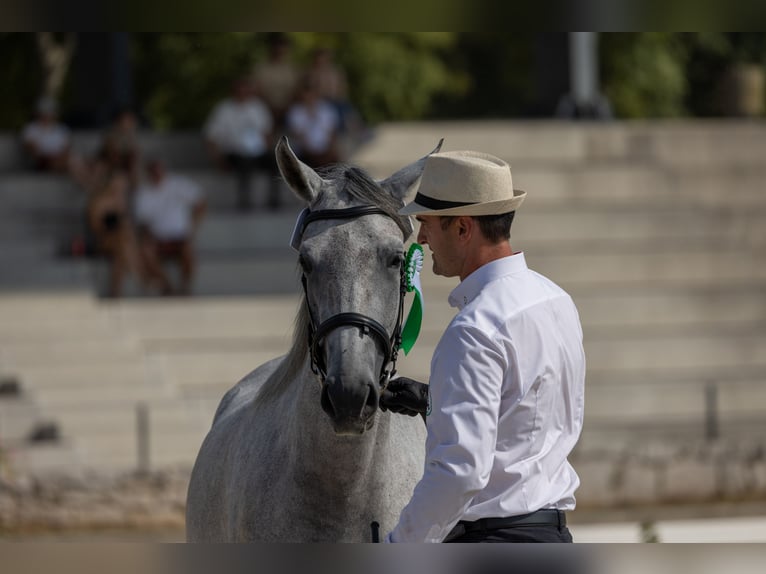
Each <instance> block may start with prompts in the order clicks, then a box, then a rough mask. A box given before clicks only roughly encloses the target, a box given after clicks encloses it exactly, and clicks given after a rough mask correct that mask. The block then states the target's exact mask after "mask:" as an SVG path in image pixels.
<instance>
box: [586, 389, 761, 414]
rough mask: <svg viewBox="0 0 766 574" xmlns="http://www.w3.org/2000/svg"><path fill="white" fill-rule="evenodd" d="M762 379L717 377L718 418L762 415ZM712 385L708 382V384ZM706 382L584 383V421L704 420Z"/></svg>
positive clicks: (706, 393) (706, 408)
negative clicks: (735, 379)
mask: <svg viewBox="0 0 766 574" xmlns="http://www.w3.org/2000/svg"><path fill="white" fill-rule="evenodd" d="M763 383H764V381H763V380H739V381H718V382H717V383H716V384H715V385H714V388H715V391H713V392H715V396H716V414H717V416H718V417H720V418H722V419H737V418H747V417H756V416H762V417H766V386H764V384H763ZM711 386H712V385H711ZM708 389H709V386H708V384H694V383H689V382H674V381H672V380H661V381H647V382H646V383H645V384H644V385H641V386H638V385H629V384H619V383H618V384H608V383H601V384H594V383H591V382H589V383H588V384H587V385H586V401H585V402H586V404H585V419H586V424H595V425H598V424H605V423H609V422H612V423H615V422H624V423H627V424H633V423H637V422H645V423H647V424H651V421H652V420H660V421H662V420H669V419H672V418H673V417H679V418H684V417H686V418H696V419H698V420H700V421H702V420H704V418H705V415H706V413H707V412H708V404H707V400H708V399H707V397H708V393H709V390H708Z"/></svg>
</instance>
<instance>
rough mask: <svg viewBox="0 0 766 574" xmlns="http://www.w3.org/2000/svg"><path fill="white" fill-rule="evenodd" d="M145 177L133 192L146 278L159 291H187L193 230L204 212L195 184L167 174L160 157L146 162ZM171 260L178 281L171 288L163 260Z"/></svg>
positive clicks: (192, 264) (192, 265) (192, 257)
mask: <svg viewBox="0 0 766 574" xmlns="http://www.w3.org/2000/svg"><path fill="white" fill-rule="evenodd" d="M146 171H147V176H148V177H147V181H146V182H144V183H143V184H142V185H141V186H139V188H138V190H137V191H136V196H135V219H136V225H137V226H138V231H139V242H140V246H141V255H142V259H143V264H144V269H145V271H146V279H147V281H148V282H155V283H156V284H157V285H158V286H159V289H160V293H161V294H163V295H172V294H176V293H178V294H182V295H188V294H190V293H191V286H192V280H193V276H194V269H195V254H194V244H193V242H194V233H195V231H196V229H197V227H198V226H199V224H200V221H201V220H202V217H203V216H204V214H205V209H206V203H205V199H204V197H203V196H202V192H201V190H200V188H199V186H198V185H197V184H196V183H194V182H193V181H191V180H190V179H187V178H185V177H181V176H177V175H172V174H168V173H167V171H166V169H165V166H164V164H163V163H162V162H161V161H158V160H153V161H151V162H149V163H148V164H147V170H146ZM166 260H175V261H177V262H178V263H179V264H180V268H181V285H180V287H179V288H178V289H174V288H173V286H172V284H171V281H170V279H169V278H168V275H167V274H166V273H165V269H164V267H163V262H164V261H166Z"/></svg>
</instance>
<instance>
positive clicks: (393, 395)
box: [380, 377, 429, 417]
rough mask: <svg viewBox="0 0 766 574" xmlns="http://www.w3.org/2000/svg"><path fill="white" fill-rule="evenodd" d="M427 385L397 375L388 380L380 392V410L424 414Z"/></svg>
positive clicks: (427, 399)
mask: <svg viewBox="0 0 766 574" xmlns="http://www.w3.org/2000/svg"><path fill="white" fill-rule="evenodd" d="M428 403H429V398H428V385H426V384H425V383H419V382H418V381H413V380H412V379H408V378H407V377H399V378H397V379H393V380H391V381H389V382H388V385H387V386H386V388H385V389H384V390H383V392H382V393H381V394H380V410H382V411H384V412H385V411H387V410H388V411H391V412H392V413H398V414H402V415H408V416H411V417H414V416H415V415H422V416H423V417H425V416H426V413H427V411H428V408H429V404H428Z"/></svg>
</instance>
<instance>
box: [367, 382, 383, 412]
mask: <svg viewBox="0 0 766 574" xmlns="http://www.w3.org/2000/svg"><path fill="white" fill-rule="evenodd" d="M367 389H368V392H367V403H366V405H367V407H369V408H371V409H372V410H373V411H376V410H378V400H379V399H380V393H379V392H378V387H377V385H373V384H370V385H367Z"/></svg>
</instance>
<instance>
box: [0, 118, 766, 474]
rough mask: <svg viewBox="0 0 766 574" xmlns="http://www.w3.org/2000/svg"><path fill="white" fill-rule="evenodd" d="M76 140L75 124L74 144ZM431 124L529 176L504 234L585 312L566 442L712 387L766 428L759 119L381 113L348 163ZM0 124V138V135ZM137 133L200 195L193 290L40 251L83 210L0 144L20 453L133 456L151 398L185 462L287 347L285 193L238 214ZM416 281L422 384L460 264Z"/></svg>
mask: <svg viewBox="0 0 766 574" xmlns="http://www.w3.org/2000/svg"><path fill="white" fill-rule="evenodd" d="M93 137H94V136H93V134H79V138H80V139H79V140H78V142H79V143H78V145H79V146H80V149H88V148H87V146H88V145H93V142H94V139H93ZM441 137H444V138H445V143H444V149H445V150H450V149H459V148H474V149H480V150H482V151H486V152H488V153H493V154H495V155H498V156H500V157H503V158H505V159H507V160H508V161H509V162H510V163H511V165H512V168H513V175H514V182H515V183H516V185H517V187H521V188H523V189H525V190H527V191H528V193H529V196H528V198H527V201H526V203H525V205H524V207H523V208H522V211H521V212H520V214H519V217H518V218H517V219H516V221H515V222H514V228H513V233H512V244H513V246H514V248H515V249H517V250H524V251H525V253H526V257H527V260H528V262H529V264H530V266H531V267H532V268H534V269H536V270H537V271H540V272H541V273H543V274H545V275H547V276H548V277H550V278H551V279H553V280H554V281H556V282H557V283H559V284H561V285H562V286H563V287H564V288H566V289H567V290H568V291H569V292H570V293H571V294H572V295H573V297H574V299H575V302H576V303H577V305H578V308H579V310H580V315H581V318H582V321H583V325H584V331H585V345H586V354H587V359H588V380H587V398H586V427H585V431H584V435H583V439H582V441H581V448H583V449H595V448H611V447H613V446H614V445H618V444H619V445H625V444H628V443H630V441H641V440H644V439H647V440H648V439H649V438H655V439H659V440H669V439H670V438H673V439H677V440H681V439H689V440H692V439H700V438H702V437H703V436H704V420H705V389H706V388H707V387H708V385H710V384H715V385H716V387H717V389H718V395H717V399H718V411H717V412H718V415H719V417H720V419H719V422H720V432H721V433H722V435H724V436H727V437H735V438H736V437H738V436H748V437H752V436H762V435H763V430H764V427H763V425H762V424H760V421H762V420H763V416H764V415H765V414H766V385H764V374H763V373H764V372H766V298H764V297H763V293H764V287H766V271H765V270H764V265H763V246H764V237H766V236H765V235H764V233H765V232H764V227H765V226H763V224H762V222H763V216H764V210H765V209H766V195H765V194H764V192H763V185H762V181H763V179H764V177H763V176H764V175H766V166H765V165H763V163H762V160H761V157H762V155H763V150H764V149H766V145H765V144H766V128H764V127H763V126H761V125H760V124H751V123H739V122H704V123H686V122H668V123H651V122H650V123H635V124H626V123H603V124H599V123H595V124H589V123H582V124H581V123H555V122H552V123H548V122H465V123H463V122H451V123H422V124H391V125H386V126H381V127H380V128H379V129H378V131H377V135H376V137H375V138H374V139H373V140H372V141H371V142H369V144H368V145H366V146H365V147H364V148H363V149H361V150H359V152H358V153H357V154H356V155H355V156H354V157H353V158H352V159H353V161H354V162H355V163H358V164H360V165H362V166H363V167H366V168H367V169H369V170H370V171H371V172H372V173H373V174H375V175H376V176H378V177H384V176H386V175H388V174H389V173H391V172H392V171H394V170H395V169H398V168H399V167H402V166H403V165H405V164H406V163H408V162H410V161H412V160H414V159H416V158H417V157H419V156H421V155H423V154H424V153H426V152H428V151H429V150H430V149H432V148H433V147H434V145H435V144H436V142H437V141H438V139H439V138H441ZM8 141H9V139H8V138H0V151H3V150H8V149H9V144H8ZM145 142H146V147H147V149H149V148H150V149H151V150H152V154H153V155H160V156H162V157H165V158H166V159H168V161H169V163H170V165H171V166H172V167H173V168H174V169H176V170H178V171H180V172H181V173H184V174H186V175H188V176H190V177H192V178H194V179H195V180H197V181H199V182H200V184H201V185H202V186H203V188H204V189H205V192H206V195H207V197H208V198H209V200H210V203H211V210H210V213H209V215H208V217H207V218H206V220H205V222H204V224H203V226H202V228H201V230H200V235H199V237H198V249H199V254H200V265H199V274H198V278H197V282H196V286H195V294H196V295H198V297H193V298H188V299H160V298H153V297H147V296H144V295H142V294H141V292H140V290H139V289H138V288H137V287H135V286H131V287H130V288H129V290H128V292H129V294H130V295H131V297H128V298H125V299H123V300H119V301H105V300H100V299H98V298H95V297H94V295H95V294H97V293H99V292H100V291H101V290H102V286H103V282H104V280H105V269H104V265H103V262H98V261H95V262H94V261H91V260H83V259H72V258H63V257H60V256H57V254H56V250H57V247H58V246H59V245H60V244H62V242H65V241H66V240H67V238H69V237H70V236H71V234H72V233H74V232H76V231H77V230H78V226H79V225H81V214H82V209H83V201H82V200H83V198H82V193H81V191H80V190H78V189H77V188H76V187H75V186H73V185H72V184H70V183H69V182H67V181H66V180H65V179H62V178H56V177H50V176H39V175H34V174H28V173H25V172H23V171H21V170H20V169H19V165H18V164H14V163H13V162H12V161H11V160H10V159H9V158H8V157H9V156H7V155H6V156H5V157H3V158H2V160H0V166H2V167H4V168H5V171H4V172H2V173H1V174H0V265H1V266H2V271H1V272H0V317H2V321H0V324H1V325H2V326H0V375H7V376H13V377H16V378H18V380H19V381H20V382H21V383H22V389H23V395H22V396H21V397H18V398H16V399H10V398H5V399H3V398H0V441H2V443H7V444H11V445H12V446H13V447H14V453H15V454H14V456H15V460H16V462H15V464H16V466H17V468H19V469H25V470H28V471H35V472H47V471H50V470H52V469H61V468H63V467H65V466H67V465H69V466H75V465H76V466H78V467H81V468H98V469H110V470H115V469H116V470H124V469H129V468H134V467H135V465H136V463H137V458H138V452H137V441H136V430H135V429H136V405H137V404H138V403H143V404H146V405H148V407H149V411H150V413H151V415H150V434H151V441H152V443H151V444H152V450H151V453H150V459H151V464H152V465H153V466H155V467H161V466H167V465H187V466H190V465H191V463H192V462H193V460H194V457H195V455H196V452H197V449H198V447H199V444H200V441H201V440H202V437H203V436H204V433H205V432H206V430H207V428H208V427H209V424H210V421H211V419H212V414H213V412H214V410H215V407H216V405H217V402H218V400H219V399H220V397H221V396H222V395H223V393H224V392H225V390H226V389H228V388H229V387H230V386H231V385H233V384H234V383H235V382H236V381H237V380H239V379H240V378H241V377H242V376H243V375H244V374H246V373H247V372H248V371H249V370H251V369H252V368H254V367H256V366H257V365H259V364H260V363H262V362H264V361H265V360H267V359H268V358H271V357H273V356H276V355H278V354H281V353H283V352H285V351H286V349H287V346H288V345H289V335H290V332H291V329H292V321H293V317H294V315H295V310H296V307H297V303H298V289H299V284H298V277H297V271H296V264H295V257H294V254H293V253H292V252H291V250H290V249H289V248H288V247H287V241H288V239H289V235H290V232H291V230H292V226H293V222H294V218H295V215H296V213H297V212H298V210H299V209H300V204H299V202H298V201H297V199H294V198H292V197H290V196H288V195H286V198H288V200H287V201H286V205H285V206H284V208H283V209H281V210H279V211H277V212H266V211H259V210H256V211H254V212H253V213H249V214H242V213H239V212H236V211H235V210H234V204H235V194H234V186H233V182H232V181H231V180H230V179H229V178H227V177H225V176H223V175H221V174H219V173H216V172H215V171H214V170H213V169H212V167H211V166H210V164H209V163H208V161H207V159H206V158H205V157H204V150H203V148H202V147H201V145H200V141H199V140H198V136H197V134H171V135H157V134H146V136H145ZM722 142H725V145H723V144H722ZM3 162H5V163H3ZM427 251H428V250H427V249H426V252H427ZM426 268H427V269H430V265H429V262H428V261H427V262H426ZM423 283H424V288H425V292H426V317H425V324H424V327H423V333H422V335H421V338H420V340H419V342H418V344H417V345H416V347H415V349H414V350H413V352H412V353H411V354H410V355H409V356H407V357H404V358H402V360H401V361H400V366H399V372H400V373H402V374H406V375H408V376H411V377H413V378H421V379H426V378H427V376H428V367H429V362H430V356H431V353H432V351H433V348H434V346H435V344H436V342H437V340H438V337H439V335H440V333H441V331H442V330H443V328H444V326H446V324H447V322H448V321H449V319H450V317H451V316H452V314H453V311H452V310H451V309H450V308H449V307H448V305H447V303H446V296H447V294H448V293H449V291H450V290H451V289H452V288H453V287H454V285H455V284H456V281H455V280H454V279H445V278H439V277H434V276H433V275H432V274H431V273H430V271H428V270H427V271H426V272H425V273H424V274H423ZM45 420H54V421H57V422H58V423H59V425H60V428H61V432H62V436H63V440H62V442H61V443H60V444H59V445H58V446H55V445H50V444H48V445H45V444H39V445H36V446H34V447H31V446H29V445H26V443H25V441H24V437H25V436H26V434H27V433H28V431H29V428H30V426H32V425H33V424H35V423H39V422H40V421H45ZM73 461H74V463H76V464H74V463H73Z"/></svg>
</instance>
